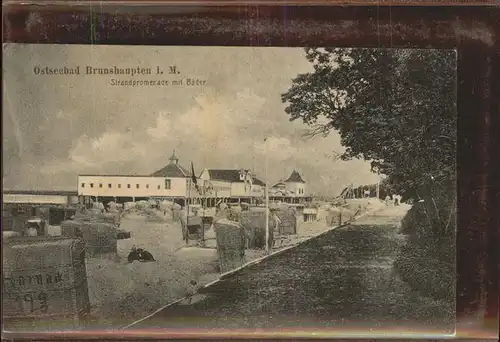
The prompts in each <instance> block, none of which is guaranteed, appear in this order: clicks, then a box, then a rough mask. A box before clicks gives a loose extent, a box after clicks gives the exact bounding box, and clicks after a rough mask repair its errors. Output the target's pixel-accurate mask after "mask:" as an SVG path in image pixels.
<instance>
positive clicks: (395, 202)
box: [394, 196, 399, 206]
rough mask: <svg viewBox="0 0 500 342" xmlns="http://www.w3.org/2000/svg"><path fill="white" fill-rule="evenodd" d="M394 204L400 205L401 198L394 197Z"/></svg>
mask: <svg viewBox="0 0 500 342" xmlns="http://www.w3.org/2000/svg"><path fill="white" fill-rule="evenodd" d="M394 205H395V206H398V205H399V198H398V196H396V197H394Z"/></svg>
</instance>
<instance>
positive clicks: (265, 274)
mask: <svg viewBox="0 0 500 342" xmlns="http://www.w3.org/2000/svg"><path fill="white" fill-rule="evenodd" d="M407 209H408V208H407V207H406V208H405V207H404V206H399V207H393V206H389V207H385V208H383V209H381V210H379V211H377V212H375V213H373V214H371V215H369V216H365V217H364V218H361V219H359V220H358V221H357V222H355V223H353V224H351V225H348V226H344V227H340V228H337V229H334V230H332V231H330V232H328V233H326V234H324V235H321V236H319V237H316V238H313V239H311V240H309V241H306V242H304V243H302V244H300V245H298V246H297V247H295V248H292V249H289V250H287V251H284V252H283V253H281V254H279V255H275V256H272V257H270V258H268V259H266V260H264V261H262V262H260V263H258V264H255V265H251V266H249V267H246V268H244V269H242V270H240V271H238V272H236V273H234V274H231V275H228V276H227V277H225V278H224V279H222V280H221V281H219V282H217V283H215V284H214V285H212V286H209V287H207V288H204V289H201V292H200V293H199V294H198V295H196V296H195V297H194V298H193V300H192V302H191V303H189V302H187V301H184V302H181V303H178V304H175V305H173V306H170V307H167V308H165V309H164V310H162V311H160V312H158V313H157V314H155V315H154V316H152V317H149V318H148V319H145V320H143V321H141V322H139V323H137V324H135V325H133V326H132V327H130V329H133V330H136V329H148V328H159V329H162V328H168V329H189V330H191V331H192V330H193V329H236V330H242V329H243V330H245V331H247V332H248V331H254V332H256V331H265V330H267V329H273V330H275V329H282V331H293V330H297V329H299V330H312V329H315V330H318V331H326V330H325V329H328V330H331V329H335V330H336V331H344V330H346V329H347V330H355V331H356V332H358V333H363V332H365V333H368V334H370V332H373V331H387V333H388V334H390V332H391V331H393V332H394V331H396V333H395V334H397V331H402V332H404V333H409V332H411V331H421V330H422V329H424V330H425V331H426V332H427V333H429V332H430V333H432V334H451V333H453V331H454V327H455V318H454V316H455V311H454V307H453V306H451V305H449V304H446V303H444V302H440V301H436V300H433V299H430V298H427V297H423V296H422V295H421V294H419V293H416V292H414V291H412V290H411V289H410V288H409V286H408V285H407V284H406V283H404V282H403V281H401V280H400V279H399V277H398V276H397V274H396V272H394V270H393V267H392V264H393V261H394V260H395V258H396V257H397V254H398V252H399V249H400V247H401V245H402V244H403V243H404V239H405V237H404V236H402V235H401V234H398V226H399V223H400V221H401V218H402V216H403V215H404V213H405V212H406V210H407Z"/></svg>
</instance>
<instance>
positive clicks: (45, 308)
mask: <svg viewBox="0 0 500 342" xmlns="http://www.w3.org/2000/svg"><path fill="white" fill-rule="evenodd" d="M38 300H39V301H40V310H41V311H42V313H47V311H48V310H49V307H48V305H47V295H46V294H45V293H43V292H41V293H40V294H38Z"/></svg>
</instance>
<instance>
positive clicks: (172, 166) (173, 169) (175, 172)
mask: <svg viewBox="0 0 500 342" xmlns="http://www.w3.org/2000/svg"><path fill="white" fill-rule="evenodd" d="M169 160H170V163H169V164H167V166H165V167H164V168H162V169H160V170H158V171H156V172H155V173H153V174H151V176H152V177H171V178H185V177H191V172H189V171H187V170H186V169H185V168H183V167H182V166H180V165H179V158H177V157H176V156H175V151H174V152H173V153H172V156H171V157H170V158H169Z"/></svg>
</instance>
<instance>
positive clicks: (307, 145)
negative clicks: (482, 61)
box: [2, 43, 457, 337]
mask: <svg viewBox="0 0 500 342" xmlns="http://www.w3.org/2000/svg"><path fill="white" fill-rule="evenodd" d="M3 54H4V56H3V62H4V67H3V119H2V120H3V122H2V123H3V125H2V126H3V154H2V163H3V189H2V198H3V201H2V261H3V263H2V307H3V312H2V320H3V330H4V332H15V333H19V332H61V331H110V332H127V331H153V330H154V331H229V332H233V333H234V332H246V333H253V332H273V331H281V332H282V333H283V332H285V333H289V334H292V335H293V334H294V333H300V332H302V333H304V332H313V333H314V334H317V335H316V336H325V337H329V336H367V335H369V336H376V335H383V336H385V337H388V336H396V337H409V336H418V335H419V334H420V335H426V336H429V335H432V336H444V335H452V334H454V332H455V320H456V309H455V303H456V290H455V289H456V233H457V224H456V215H457V209H456V208H457V187H456V181H457V176H456V173H457V166H456V155H457V151H456V140H457V137H456V136H457V53H456V51H455V50H444V49H396V48H394V49H387V48H372V49H368V48H366V49H361V48H337V47H314V48H312V47H310V48H302V47H223V46H211V47H208V46H123V45H58V44H14V43H10V44H4V47H3ZM294 336H296V335H294Z"/></svg>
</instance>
